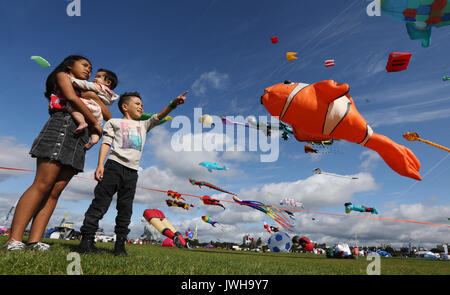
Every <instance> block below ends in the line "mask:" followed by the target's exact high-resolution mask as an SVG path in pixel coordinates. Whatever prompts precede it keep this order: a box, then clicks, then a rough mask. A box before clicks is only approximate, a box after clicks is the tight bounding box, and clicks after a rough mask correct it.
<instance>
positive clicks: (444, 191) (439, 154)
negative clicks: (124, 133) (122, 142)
mask: <svg viewBox="0 0 450 295" xmlns="http://www.w3.org/2000/svg"><path fill="white" fill-rule="evenodd" d="M69 3H70V1H64V0H59V1H56V0H51V1H50V0H41V1H33V2H30V1H22V0H17V1H2V2H1V3H0V16H1V18H0V36H1V39H2V42H1V44H2V45H0V46H1V55H0V60H1V64H2V70H1V71H0V81H2V82H1V85H2V87H0V96H1V97H2V99H3V101H4V107H2V108H0V118H1V120H2V123H3V124H0V146H1V147H2V149H1V151H0V166H6V167H15V168H25V169H34V165H35V162H34V160H32V159H31V158H30V157H29V156H28V151H29V148H30V146H31V144H32V142H33V140H34V138H35V137H36V136H37V135H38V133H39V131H40V129H41V128H42V126H43V125H44V123H45V122H46V120H47V119H48V113H47V101H46V99H45V97H44V96H43V92H44V86H45V80H46V78H47V76H48V74H49V73H50V72H51V70H52V69H53V67H55V66H56V65H57V64H58V63H60V62H61V61H62V60H63V59H64V58H65V57H66V56H68V55H70V54H81V55H84V56H86V57H87V58H89V59H90V61H91V62H92V64H93V70H94V72H95V71H96V70H97V69H98V68H107V69H111V70H113V71H114V72H115V73H116V74H117V75H118V77H119V85H118V87H117V88H116V89H115V91H116V92H117V93H119V94H120V93H122V92H125V91H135V90H137V91H139V92H140V93H141V94H142V96H143V98H144V100H143V102H144V110H145V111H147V112H158V111H159V110H161V109H162V108H163V107H164V106H165V105H167V103H168V102H169V101H170V100H171V99H173V98H174V97H176V96H177V95H178V94H180V93H182V92H183V91H185V90H189V91H190V93H189V94H188V95H187V101H186V104H185V105H183V106H181V107H179V108H177V109H176V110H175V111H174V112H173V113H172V114H171V115H172V116H173V117H175V116H187V117H188V118H190V119H191V121H192V125H194V124H196V122H195V121H194V108H201V111H202V113H203V114H210V115H214V116H219V117H220V116H238V115H240V116H242V117H243V118H246V117H247V116H249V115H255V116H263V115H268V113H267V111H266V110H265V108H264V107H263V106H262V105H260V103H259V98H260V96H261V94H262V93H263V91H264V89H265V88H266V87H268V86H271V85H273V84H277V83H280V82H283V81H284V80H291V81H295V82H304V83H310V84H311V83H315V82H319V81H322V80H329V79H332V80H335V81H338V82H341V83H348V84H349V85H350V95H351V96H352V98H353V99H354V101H355V104H356V107H357V109H358V110H359V112H360V113H361V114H362V115H363V116H364V117H365V119H366V120H367V121H368V123H369V124H370V125H371V126H372V127H373V129H374V131H375V132H377V133H380V134H383V135H385V136H388V137H389V138H391V139H392V140H394V141H396V142H397V143H399V144H402V145H405V146H407V147H409V148H410V149H411V150H412V151H413V152H414V153H415V155H416V156H417V157H418V158H419V160H420V162H421V170H420V172H421V175H422V176H423V180H422V181H421V182H417V181H415V180H412V179H409V178H406V177H402V176H400V175H398V174H396V173H395V172H393V171H392V170H391V169H390V168H389V167H388V166H387V165H386V164H385V163H384V161H383V160H381V159H380V158H379V157H378V156H377V154H376V153H374V152H372V151H370V150H368V149H366V148H364V147H361V146H359V145H356V144H351V143H348V142H336V143H335V144H334V145H333V146H331V147H329V148H328V149H321V152H322V153H321V154H319V155H314V156H311V155H309V154H304V152H303V146H304V144H303V143H300V142H298V141H296V140H295V139H293V138H291V139H290V140H288V141H286V142H285V141H283V140H280V142H279V148H280V156H279V158H278V160H277V161H275V162H269V163H262V162H260V152H250V151H248V149H245V151H243V152H232V153H229V152H218V151H212V152H203V153H201V152H175V151H173V150H172V146H171V144H170V143H171V140H172V139H173V135H174V134H176V132H177V131H178V129H177V128H171V126H170V123H166V124H164V125H162V126H160V127H157V128H155V129H153V130H152V131H151V132H150V133H149V135H148V138H147V143H146V146H145V152H144V156H143V158H142V161H141V168H142V170H141V171H140V183H139V185H141V186H145V187H151V188H159V189H166V190H167V189H172V190H175V191H178V192H183V193H192V194H197V195H204V194H210V195H213V194H215V192H214V191H211V190H208V189H206V188H203V189H199V188H195V187H192V186H191V185H190V184H189V183H188V178H189V177H195V178H197V179H200V180H205V181H209V182H212V183H214V184H217V185H219V186H222V187H224V188H225V189H228V190H230V191H234V192H237V193H238V194H239V196H240V198H241V199H252V200H260V201H263V202H265V203H270V204H273V205H277V202H278V201H279V200H280V199H281V198H284V197H292V198H295V199H296V200H298V201H300V202H303V203H304V204H305V207H306V210H312V211H319V212H329V213H343V211H344V210H343V203H344V202H346V201H352V202H353V203H354V204H364V205H371V206H376V207H377V208H378V211H379V212H380V214H379V217H383V218H395V219H397V218H398V219H408V220H417V221H425V222H434V223H440V224H442V223H448V221H447V217H449V216H450V203H449V193H448V181H449V175H450V169H449V168H448V167H449V163H450V160H448V158H446V156H447V155H448V153H446V152H445V151H443V150H440V149H436V148H434V147H431V146H429V145H426V144H423V143H420V142H408V141H406V140H405V139H404V138H403V137H402V134H403V133H405V132H418V133H419V135H420V136H421V137H422V138H424V139H429V140H431V141H434V142H437V143H439V144H441V145H443V146H447V147H449V146H450V137H449V128H448V125H449V122H450V96H449V87H450V84H449V83H450V82H443V81H442V76H444V75H450V59H449V57H448V53H447V52H446V50H445V49H446V48H448V45H450V38H449V37H450V31H449V29H448V27H442V28H438V29H436V28H435V29H433V35H432V43H431V46H430V47H429V48H422V47H421V45H420V42H419V41H411V40H410V39H409V37H408V35H407V33H406V28H405V24H404V23H401V22H398V21H394V20H392V19H389V18H387V17H385V16H379V17H369V16H368V15H367V14H366V6H367V5H368V4H369V1H350V0H346V1H330V0H317V1H294V0H292V1H288V0H286V1H282V2H280V1H278V2H274V1H220V0H198V1H164V2H163V1H138V0H134V1H126V2H124V1H115V0H114V1H112V0H110V1H106V0H105V1H100V0H95V1H93V0H91V1H86V0H81V16H74V17H69V16H68V15H67V14H66V7H67V5H68V4H69ZM272 36H278V38H279V40H280V41H279V43H277V44H272V43H271V42H270V37H272ZM288 51H293V52H298V57H299V59H298V60H296V61H293V62H289V63H288V62H287V61H286V58H285V53H286V52H288ZM391 52H411V53H412V54H413V56H412V59H411V63H410V65H409V67H408V69H407V70H406V71H403V72H397V73H387V72H386V70H385V65H386V62H387V58H388V55H389V53H391ZM32 55H40V56H42V57H44V58H46V59H47V60H48V61H49V62H50V63H51V64H52V67H50V68H41V67H39V66H38V65H37V64H35V63H34V62H32V61H30V56H32ZM326 59H335V61H336V66H335V67H332V68H325V67H324V61H325V60H326ZM91 78H92V77H91ZM366 99H369V100H370V102H367V101H366ZM5 106H7V107H5ZM110 110H111V113H112V115H113V117H120V113H119V111H118V109H117V105H116V104H114V105H112V106H111V107H110ZM197 124H198V123H197ZM197 127H198V126H197ZM224 130H225V129H224ZM192 132H193V133H194V134H193V136H201V133H198V132H194V129H192ZM208 133H209V135H210V136H221V134H222V132H220V131H219V130H217V129H208V128H205V129H203V135H206V134H208ZM190 135H192V134H191V133H189V132H188V134H186V136H188V137H189V136H190ZM260 136H261V138H263V139H264V136H263V135H262V134H260ZM274 138H275V139H276V140H278V137H276V136H275V137H274ZM218 146H220V144H218ZM97 156H98V145H97V146H95V147H94V148H93V149H91V150H90V151H89V152H88V153H87V160H86V165H85V166H86V172H85V173H84V174H83V175H84V176H87V177H91V176H92V173H93V170H95V167H96V163H97ZM208 160H211V161H213V160H215V161H220V163H223V164H227V165H228V166H229V167H230V168H231V169H230V170H229V171H226V172H223V173H221V172H222V171H218V172H213V173H209V172H208V171H206V170H202V169H201V168H200V167H199V166H198V163H199V162H201V161H208ZM317 167H319V168H321V169H322V170H323V171H327V172H331V173H338V174H343V175H358V177H359V178H360V179H359V180H358V182H355V183H351V182H349V181H347V180H345V179H336V178H334V179H333V178H330V176H324V175H313V173H312V169H314V168H317ZM0 173H2V174H0V216H3V215H6V213H7V210H9V208H10V207H11V206H12V205H13V204H14V202H15V201H16V200H17V199H18V198H19V197H20V195H21V194H22V193H23V191H25V190H26V188H27V187H28V186H29V185H30V184H31V182H32V180H33V176H34V175H33V174H32V173H17V172H14V173H12V172H6V171H0ZM94 185H95V183H89V182H88V181H86V180H79V179H78V180H75V179H74V180H73V181H72V182H71V184H70V185H69V187H68V188H67V189H66V191H65V192H64V193H63V194H62V196H61V199H60V202H59V204H58V208H57V209H56V210H55V213H54V215H53V217H52V219H51V221H50V224H49V226H52V225H56V224H58V223H59V221H60V220H61V218H62V216H64V215H65V214H66V213H67V212H70V214H69V217H68V219H69V220H71V221H73V222H75V224H76V227H79V226H80V225H81V222H82V220H83V214H84V212H85V211H86V209H87V208H88V206H89V204H90V201H91V200H92V197H93V193H92V192H93V188H94ZM267 192H271V194H268V193H267ZM214 196H215V197H217V198H221V199H225V200H231V196H227V195H222V194H217V195H214ZM165 199H166V197H165V195H163V194H161V193H150V192H148V191H143V190H138V192H137V195H136V202H135V204H134V208H133V217H132V225H131V229H132V232H131V234H130V236H131V237H137V236H139V235H140V234H141V233H142V232H143V228H144V224H143V223H142V222H141V221H140V218H141V216H142V212H143V210H145V209H147V208H159V209H161V210H162V211H163V212H164V213H165V214H166V215H167V217H168V219H169V220H171V221H172V223H173V224H174V225H175V226H176V227H177V228H179V230H180V231H183V232H184V231H185V230H186V229H187V227H189V226H190V227H191V228H193V227H195V226H197V227H198V229H199V237H200V240H203V241H209V240H213V239H215V238H217V237H218V236H220V235H222V237H220V238H222V239H227V240H235V241H240V240H241V238H242V236H243V235H244V234H245V233H250V234H251V235H254V236H256V237H259V236H261V237H262V238H263V239H266V238H268V234H267V233H265V230H264V228H263V227H262V225H263V221H266V222H268V223H271V224H273V225H275V223H274V222H273V221H272V220H271V219H270V218H267V217H265V216H263V215H262V214H261V213H260V212H257V211H255V210H252V209H249V208H241V207H240V206H238V205H234V204H230V203H226V205H225V206H226V207H227V209H226V210H225V211H223V210H222V209H221V208H209V207H208V208H206V207H205V206H202V205H200V204H199V203H198V201H197V200H196V199H192V200H190V201H192V202H196V204H198V206H196V207H195V208H192V209H191V210H189V211H184V210H182V209H180V208H168V207H167V206H166V205H165V202H164V200H165ZM222 211H223V212H222ZM352 214H353V212H352ZM358 214H359V213H355V214H354V215H358ZM202 215H210V216H212V217H213V219H214V218H215V219H216V220H218V221H219V222H222V223H223V227H224V231H218V230H216V229H213V228H211V227H210V225H208V224H204V223H202V222H201V220H200V219H199V218H200V217H201V216H202ZM296 216H297V222H296V228H295V231H294V233H293V234H298V235H307V236H309V237H310V238H312V239H314V240H316V241H320V242H329V243H333V242H337V241H348V240H351V239H352V238H353V237H354V235H355V234H357V235H358V238H359V239H360V240H361V241H362V242H364V243H368V244H370V243H378V242H391V243H396V244H398V245H402V244H406V243H408V242H409V241H412V242H413V243H414V242H415V243H430V244H432V245H433V244H436V243H441V242H445V241H447V242H448V238H449V236H450V235H449V232H448V229H446V228H439V227H430V226H425V225H410V224H402V223H394V222H386V221H384V222H381V221H364V220H359V219H356V218H355V219H353V218H346V217H331V216H326V215H324V216H320V217H318V219H319V220H320V222H317V223H313V222H312V221H311V218H312V217H314V215H313V214H310V213H297V214H296ZM114 217H115V204H114V203H113V204H112V205H111V208H110V210H109V211H108V213H107V215H106V216H105V218H104V219H103V220H102V221H101V226H102V227H104V228H105V231H107V232H112V229H113V223H114ZM0 218H2V219H3V217H0ZM2 222H3V221H2ZM2 222H0V223H2ZM339 225H341V226H339ZM340 227H341V228H345V230H343V229H339V228H340ZM385 229H388V231H386V230H385Z"/></svg>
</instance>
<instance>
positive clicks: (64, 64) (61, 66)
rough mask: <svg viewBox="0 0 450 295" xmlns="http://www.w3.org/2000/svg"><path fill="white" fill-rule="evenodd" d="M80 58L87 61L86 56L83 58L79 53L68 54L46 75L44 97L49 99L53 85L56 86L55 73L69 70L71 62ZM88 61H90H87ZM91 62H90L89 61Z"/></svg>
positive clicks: (53, 89) (53, 88)
mask: <svg viewBox="0 0 450 295" xmlns="http://www.w3.org/2000/svg"><path fill="white" fill-rule="evenodd" d="M81 59H85V60H87V61H89V60H88V59H87V58H85V57H84V56H81V55H70V56H68V57H66V58H65V59H64V60H63V61H62V63H60V64H59V65H58V66H57V67H56V68H55V69H54V70H53V72H51V73H50V75H48V77H47V82H46V83H45V97H47V98H48V99H50V96H51V95H52V93H53V92H54V91H55V86H56V74H58V73H60V72H69V68H68V67H70V66H73V64H74V63H75V62H76V61H77V60H81ZM89 63H91V62H90V61H89ZM91 64H92V63H91Z"/></svg>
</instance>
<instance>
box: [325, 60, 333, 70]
mask: <svg viewBox="0 0 450 295" xmlns="http://www.w3.org/2000/svg"><path fill="white" fill-rule="evenodd" d="M325 67H327V68H329V67H334V59H328V60H326V61H325Z"/></svg>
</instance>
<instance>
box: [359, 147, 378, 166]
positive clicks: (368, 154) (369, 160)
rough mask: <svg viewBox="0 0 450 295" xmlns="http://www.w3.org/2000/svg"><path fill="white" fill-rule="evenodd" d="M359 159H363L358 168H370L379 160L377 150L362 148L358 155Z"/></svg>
mask: <svg viewBox="0 0 450 295" xmlns="http://www.w3.org/2000/svg"><path fill="white" fill-rule="evenodd" d="M359 158H360V159H365V160H364V161H363V162H361V164H360V165H359V168H360V169H362V170H363V171H367V170H371V169H373V168H374V167H375V165H376V164H377V162H379V161H380V160H381V157H380V155H378V153H377V152H374V151H371V150H364V151H363V152H362V153H361V155H360V156H359Z"/></svg>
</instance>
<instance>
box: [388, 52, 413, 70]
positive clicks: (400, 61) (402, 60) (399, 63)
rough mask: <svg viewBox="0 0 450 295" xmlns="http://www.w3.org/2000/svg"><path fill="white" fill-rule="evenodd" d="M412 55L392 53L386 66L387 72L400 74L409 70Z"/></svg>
mask: <svg viewBox="0 0 450 295" xmlns="http://www.w3.org/2000/svg"><path fill="white" fill-rule="evenodd" d="M411 56H412V53H404V52H392V53H391V54H389V59H388V62H387V64H386V71H388V72H400V71H404V70H406V69H407V68H408V65H409V61H410V60H411Z"/></svg>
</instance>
